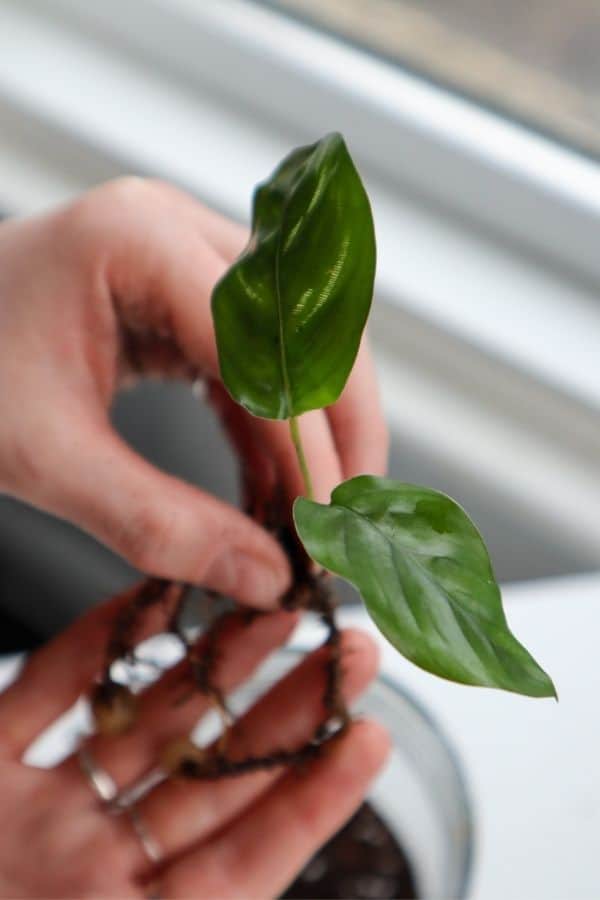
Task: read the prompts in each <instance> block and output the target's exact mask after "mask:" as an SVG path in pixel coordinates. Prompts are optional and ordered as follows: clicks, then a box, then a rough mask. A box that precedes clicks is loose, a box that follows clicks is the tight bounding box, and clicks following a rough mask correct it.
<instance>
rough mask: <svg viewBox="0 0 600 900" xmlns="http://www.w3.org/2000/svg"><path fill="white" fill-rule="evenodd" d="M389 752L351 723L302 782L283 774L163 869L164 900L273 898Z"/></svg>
mask: <svg viewBox="0 0 600 900" xmlns="http://www.w3.org/2000/svg"><path fill="white" fill-rule="evenodd" d="M388 749H389V739H388V737H387V734H386V732H385V731H384V730H383V729H382V728H381V726H380V725H377V724H376V723H374V722H370V721H362V722H357V723H355V724H354V725H353V726H352V727H351V728H350V729H349V731H348V732H347V733H346V734H345V735H344V736H343V737H342V738H340V739H339V741H336V742H335V743H333V744H332V745H331V746H330V748H328V751H327V753H326V754H325V755H324V756H323V758H321V759H318V760H317V761H316V762H315V763H314V764H313V765H312V766H311V767H310V768H309V769H308V771H307V772H306V773H305V774H299V773H297V772H291V773H289V774H288V775H286V776H285V777H284V778H283V779H282V780H281V781H280V782H278V783H276V784H275V785H274V787H273V788H272V789H271V790H270V791H269V792H268V793H267V794H266V795H265V796H264V797H262V798H261V799H260V800H258V802H257V803H256V804H255V805H254V806H253V807H252V808H251V809H249V810H248V811H247V812H246V813H245V814H244V815H243V816H242V817H241V818H240V819H238V820H237V821H235V822H234V823H233V824H232V825H231V826H230V827H229V828H227V829H225V830H224V831H223V832H221V833H220V834H219V835H218V836H217V837H215V838H213V839H212V840H211V841H209V842H208V843H206V844H204V845H203V846H202V847H201V848H199V849H198V850H193V851H191V852H190V853H189V854H187V855H186V856H184V857H183V858H182V859H181V860H180V861H178V862H176V863H174V864H173V865H172V866H170V867H169V868H167V869H166V871H165V872H164V873H163V874H162V876H161V890H162V893H163V894H164V896H167V897H190V896H197V895H198V894H202V895H203V896H208V897H220V898H223V900H225V898H228V897H267V896H269V897H273V896H278V895H279V893H280V892H281V891H282V890H283V889H284V888H285V887H286V885H287V884H289V882H290V881H291V880H292V879H293V878H294V876H295V875H296V874H297V873H298V871H300V869H301V868H302V866H303V865H304V863H305V862H306V861H307V860H308V859H309V858H310V857H311V856H312V855H313V853H314V852H315V851H316V850H317V849H318V848H319V847H320V846H321V845H322V844H323V843H324V842H325V841H327V840H328V838H329V837H331V836H332V835H333V834H334V833H335V832H336V831H337V830H338V829H339V828H340V827H341V826H342V825H343V823H344V822H345V821H346V820H347V819H349V818H350V816H351V815H352V813H353V812H354V811H355V810H356V809H357V807H358V806H359V805H360V803H361V801H362V799H363V797H364V795H365V793H366V791H367V789H368V787H369V784H370V782H371V781H372V779H373V778H374V776H375V775H376V774H377V772H378V771H379V770H380V768H381V766H382V765H383V763H384V761H385V758H386V755H387V753H388Z"/></svg>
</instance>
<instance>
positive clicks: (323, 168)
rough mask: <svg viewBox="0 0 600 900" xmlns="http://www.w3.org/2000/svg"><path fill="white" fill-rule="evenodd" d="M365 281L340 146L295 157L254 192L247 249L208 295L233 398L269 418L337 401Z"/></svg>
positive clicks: (360, 316) (366, 221)
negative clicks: (210, 298) (250, 234)
mask: <svg viewBox="0 0 600 900" xmlns="http://www.w3.org/2000/svg"><path fill="white" fill-rule="evenodd" d="M374 276H375V233H374V229H373V219H372V216H371V209H370V206H369V200H368V198H367V195H366V192H365V189H364V188H363V185H362V183H361V180H360V178H359V175H358V173H357V171H356V169H355V167H354V164H353V162H352V159H351V158H350V154H349V153H348V150H347V148H346V145H345V143H344V140H343V138H342V137H341V135H339V134H330V135H327V137H324V138H323V139H322V140H320V141H318V143H316V144H312V145H311V146H308V147H301V148H299V149H297V150H294V151H293V153H291V154H290V155H289V156H288V157H287V158H286V159H285V160H284V161H283V162H282V163H281V165H280V166H279V168H278V169H276V171H275V172H274V173H273V175H272V176H271V177H270V178H269V179H268V180H267V181H265V182H264V184H262V185H259V187H258V188H257V190H256V193H255V196H254V209H253V221H252V236H251V238H250V243H249V244H248V246H247V248H246V250H245V251H244V253H243V254H242V256H241V257H240V258H239V259H238V260H237V262H235V263H234V264H233V266H232V267H231V268H230V269H229V270H228V272H226V274H225V275H224V276H223V278H222V279H221V281H219V283H218V284H217V286H216V287H215V290H214V292H213V298H212V310H213V317H214V323H215V331H216V336H217V347H218V351H219V362H220V367H221V375H222V378H223V381H224V383H225V386H226V387H227V389H228V391H229V392H230V394H231V395H232V397H233V398H234V399H235V400H237V402H238V403H241V405H242V406H244V407H245V408H246V409H247V410H249V411H250V412H251V413H253V414H254V415H257V416H263V417H264V418H269V419H285V418H291V417H292V416H297V415H299V414H300V413H303V412H306V411H307V410H310V409H319V408H321V407H323V406H327V405H329V404H331V403H333V402H334V401H335V400H337V398H338V397H339V395H340V393H341V391H342V389H343V387H344V385H345V383H346V380H347V378H348V375H349V374H350V371H351V369H352V365H353V363H354V359H355V357H356V353H357V351H358V345H359V342H360V337H361V334H362V331H363V328H364V326H365V322H366V320H367V316H368V314H369V308H370V305H371V298H372V293H373V279H374Z"/></svg>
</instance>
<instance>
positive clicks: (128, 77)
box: [0, 0, 600, 650]
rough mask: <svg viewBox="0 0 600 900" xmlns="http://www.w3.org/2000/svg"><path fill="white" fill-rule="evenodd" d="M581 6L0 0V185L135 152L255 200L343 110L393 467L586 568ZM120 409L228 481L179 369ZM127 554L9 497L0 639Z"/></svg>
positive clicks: (590, 243) (140, 443)
mask: <svg viewBox="0 0 600 900" xmlns="http://www.w3.org/2000/svg"><path fill="white" fill-rule="evenodd" d="M565 9H566V7H565V4H564V3H561V2H559V0H531V2H529V3H527V4H523V3H518V2H516V0H510V2H509V0H504V2H503V3H501V4H499V3H497V2H496V3H495V2H493V0H443V2H442V0H420V2H417V0H414V2H405V0H369V2H360V0H319V2H316V0H280V2H271V3H260V2H253V0H219V2H217V0H204V2H202V0H118V2H117V0H103V2H102V3H101V4H87V3H82V2H80V0H79V2H78V0H52V2H50V0H47V2H46V0H29V2H27V3H23V2H21V0H3V3H2V5H1V7H0V210H1V211H2V213H3V214H4V215H23V214H28V213H34V212H36V211H39V210H42V209H46V208H48V207H50V206H52V205H53V204H56V203H61V202H64V201H65V200H67V199H68V198H70V197H72V196H74V195H76V194H77V193H79V192H80V191H82V190H84V189H86V188H88V187H89V186H91V185H93V184H97V183H99V182H102V181H104V180H106V179H108V178H111V177H115V176H117V175H119V174H123V173H131V172H135V173H139V174H142V175H144V174H148V175H155V176H160V177H163V178H167V179H170V180H172V181H174V182H176V183H178V184H180V185H181V186H183V187H184V188H186V189H187V190H189V191H191V192H192V193H194V194H195V195H197V196H198V197H199V198H200V199H201V200H203V201H204V202H206V203H208V204H210V205H212V206H214V207H216V208H218V209H220V210H221V211H223V212H224V213H227V214H228V215H230V216H232V217H234V218H236V219H239V220H241V221H247V220H248V217H249V212H250V199H251V192H252V189H253V186H254V185H255V183H256V182H257V181H259V180H261V179H263V178H264V177H265V176H266V175H267V174H268V173H269V172H270V171H271V170H272V169H273V167H274V166H275V165H276V164H277V162H278V161H279V159H280V158H281V157H282V156H283V155H284V154H285V153H287V152H288V151H289V149H290V148H291V147H293V146H295V145H297V144H301V143H306V142H309V141H313V140H315V139H317V138H318V137H320V136H321V135H322V134H324V133H326V132H327V131H331V130H339V131H342V132H343V133H344V135H345V137H346V139H347V141H348V144H349V146H350V149H351V151H352V153H353V155H354V157H355V159H356V161H357V163H358V166H359V168H360V171H361V173H362V174H363V176H364V179H365V182H366V184H367V188H368V190H369V193H370V196H371V198H372V201H373V207H374V214H375V222H376V228H377V233H378V247H379V267H378V280H377V286H376V301H375V304H374V311H373V314H372V322H371V335H372V340H373V343H374V347H375V351H376V355H377V361H378V366H379V371H380V375H381V380H382V388H383V394H384V399H385V404H386V410H387V415H388V418H389V422H390V425H391V427H392V434H393V445H392V454H391V474H392V475H393V476H394V477H397V478H400V479H402V480H405V481H412V482H416V483H422V484H428V485H432V486H435V487H437V488H440V489H442V490H444V491H445V492H447V493H448V494H450V495H451V496H453V497H454V498H456V499H457V500H459V501H460V502H461V504H462V505H463V506H464V507H465V508H466V509H467V510H468V512H469V513H470V514H471V516H472V517H473V518H474V519H475V521H476V522H477V524H478V525H479V527H480V529H481V530H482V532H483V534H484V536H485V538H486V539H487V542H488V545H489V547H490V550H491V554H492V558H493V560H494V564H495V568H496V571H497V574H498V575H499V577H500V579H501V580H502V581H503V582H510V581H522V580H526V579H535V578H539V577H542V576H561V575H565V574H568V573H578V572H583V571H590V570H593V569H597V568H599V563H598V560H599V559H600V528H599V527H598V510H599V509H600V452H599V451H600V429H599V424H600V363H599V358H600V356H599V350H600V328H599V325H600V307H599V304H598V290H597V289H598V284H599V282H600V253H599V252H598V240H597V234H598V226H599V222H600V176H599V172H598V167H597V160H598V154H599V152H600V93H599V91H600V89H599V85H600V8H599V7H598V4H597V3H596V2H594V0H571V2H570V3H569V6H568V16H565ZM193 264H194V261H193V260H190V265H193ZM113 415H114V421H115V424H116V426H117V427H118V429H119V430H120V432H121V433H122V434H123V435H124V436H125V437H126V439H127V440H128V441H130V443H131V444H133V445H134V446H135V447H136V448H137V449H139V450H140V451H141V452H142V453H143V454H145V455H146V456H147V457H148V458H150V459H151V460H152V461H154V462H155V463H157V464H158V465H160V466H162V467H163V468H165V469H167V470H169V471H171V472H174V473H176V474H178V475H180V476H182V477H184V478H187V479H189V480H190V481H192V482H195V483H198V484H201V485H203V486H204V487H207V488H209V489H210V490H212V491H214V492H216V493H217V494H219V495H221V496H223V497H225V498H227V499H229V500H232V501H235V499H236V496H237V486H236V471H235V462H234V460H233V458H232V456H231V454H230V453H229V451H228V449H227V446H226V444H225V442H224V439H223V437H222V435H221V433H220V431H219V428H218V426H217V425H216V423H215V422H214V420H213V419H212V417H211V415H210V414H209V413H208V412H207V411H206V410H205V409H204V408H203V406H202V405H201V404H200V403H199V402H198V401H197V400H196V399H194V398H193V397H192V394H191V391H190V389H189V387H188V386H185V385H177V384H148V385H144V386H142V387H140V388H139V389H136V390H135V391H133V392H131V393H127V394H124V395H123V396H122V397H120V398H118V400H117V402H116V404H115V408H114V413H113ZM0 427H1V423H0ZM39 452H40V453H42V452H43V448H40V450H39ZM93 477H94V474H93V472H90V478H93ZM132 577H134V573H133V572H132V571H131V570H129V569H128V567H127V566H125V565H124V563H123V562H122V561H120V560H118V559H116V558H115V557H114V556H113V555H111V554H110V553H109V552H108V551H106V550H105V549H104V548H102V547H100V546H98V545H97V544H96V543H95V542H94V541H92V540H91V539H89V538H88V537H86V536H85V535H82V534H81V533H78V532H76V531H75V530H74V529H73V528H71V527H69V526H67V525H65V524H64V523H61V522H58V521H56V520H54V519H52V518H51V517H49V516H46V515H42V514H40V513H37V512H35V511H34V510H32V509H29V508H27V507H25V506H23V505H21V504H19V503H17V502H15V501H13V500H11V499H8V498H0V650H2V649H4V650H7V649H9V648H11V647H15V646H25V645H26V644H31V643H34V642H36V641H38V640H40V639H42V638H44V637H46V636H48V635H49V634H51V633H53V632H55V631H56V630H57V629H59V628H60V627H62V626H63V625H64V624H65V623H66V622H68V621H69V620H70V619H71V618H72V617H73V616H74V615H75V614H76V613H77V612H78V611H79V610H80V609H82V608H83V607H84V606H88V605H91V604H93V603H94V602H96V601H97V600H98V599H100V598H102V597H103V596H105V595H107V594H110V593H112V592H114V591H115V590H117V589H119V588H120V587H122V586H123V585H124V584H126V583H127V582H128V581H130V580H131V579H132Z"/></svg>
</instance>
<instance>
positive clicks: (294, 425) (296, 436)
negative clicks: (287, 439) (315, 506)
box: [289, 416, 314, 500]
mask: <svg viewBox="0 0 600 900" xmlns="http://www.w3.org/2000/svg"><path fill="white" fill-rule="evenodd" d="M289 423H290V434H291V436H292V442H293V444H294V449H295V451H296V456H297V457H298V463H299V465H300V471H301V472H302V477H303V478H304V490H305V491H306V496H307V497H308V499H309V500H314V494H313V488H312V481H311V477H310V471H309V468H308V464H307V462H306V456H305V455H304V447H303V446H302V439H301V437H300V429H299V427H298V419H297V418H296V416H290V418H289Z"/></svg>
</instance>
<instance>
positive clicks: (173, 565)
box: [46, 421, 289, 608]
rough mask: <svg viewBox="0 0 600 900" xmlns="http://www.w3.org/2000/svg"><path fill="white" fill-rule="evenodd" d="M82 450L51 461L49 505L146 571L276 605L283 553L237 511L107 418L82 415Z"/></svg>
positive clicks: (284, 571)
mask: <svg viewBox="0 0 600 900" xmlns="http://www.w3.org/2000/svg"><path fill="white" fill-rule="evenodd" d="M77 431H78V435H80V438H79V448H78V449H79V452H77V453H76V454H75V455H74V457H73V460H72V464H71V465H69V466H62V467H60V466H56V474H55V478H54V480H53V482H52V484H51V485H49V486H48V488H47V491H51V496H50V497H47V498H46V503H47V508H50V509H52V510H54V511H55V512H57V513H58V514H59V515H62V516H63V517H65V518H67V519H69V520H70V521H72V522H75V523H76V524H78V525H79V526H81V527H82V528H84V529H85V530H87V531H89V532H91V533H92V534H93V535H95V536H96V537H97V538H98V539H99V540H101V541H103V542H104V543H105V544H106V545H107V546H109V547H111V548H112V549H113V550H115V551H116V552H117V553H120V554H121V555H122V556H124V557H125V558H126V559H127V560H129V562H130V563H132V565H134V566H135V567H136V568H138V569H140V570H142V571H144V572H146V573H147V574H151V575H155V576H159V577H162V578H168V579H173V580H179V581H186V582H190V583H193V584H202V585H204V586H205V587H208V588H212V589H214V590H216V591H219V592H220V593H223V594H226V595H228V596H231V597H234V598H235V599H237V600H239V601H240V602H242V603H246V604H249V605H250V606H255V607H260V608H269V607H274V606H275V605H276V603H277V600H278V598H279V597H280V596H281V595H282V594H283V592H284V591H285V590H286V588H287V586H288V583H289V567H288V562H287V559H286V557H285V554H284V552H283V551H282V550H281V548H280V547H279V545H278V544H277V542H276V541H275V539H274V538H272V537H271V536H270V535H269V534H267V532H266V531H265V530H264V529H263V528H261V527H260V526H259V525H257V524H256V523H255V522H253V521H252V520H251V519H250V518H249V517H247V516H245V515H243V514H242V513H241V512H239V510H237V509H234V508H233V507H231V506H229V505H228V504H226V503H224V502H222V501H220V500H218V499H217V498H215V497H213V496H212V495H210V494H207V493H205V492H204V491H201V490H199V489H198V488H195V487H193V486H192V485H189V484H186V483H185V482H183V481H180V480H179V479H177V478H173V477H172V476H170V475H167V474H165V473H164V472H161V471H159V470H158V469H156V468H155V467H154V466H152V465H151V464H150V463H148V462H147V461H146V460H144V459H143V458H142V457H140V456H138V455H137V454H136V453H135V452H134V451H133V450H132V449H131V448H130V447H129V446H127V445H126V444H125V443H124V442H123V441H122V440H121V439H120V438H119V437H118V436H117V435H116V434H115V433H114V432H113V431H112V430H110V428H109V427H108V424H103V423H98V424H96V423H91V422H89V421H87V422H86V421H80V423H79V424H78V426H77Z"/></svg>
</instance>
